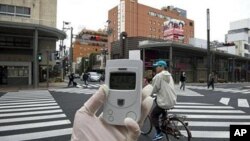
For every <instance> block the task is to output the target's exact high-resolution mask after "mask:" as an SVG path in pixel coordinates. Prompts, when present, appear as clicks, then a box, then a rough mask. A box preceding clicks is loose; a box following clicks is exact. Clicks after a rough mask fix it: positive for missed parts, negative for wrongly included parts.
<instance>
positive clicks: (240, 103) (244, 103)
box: [187, 86, 250, 108]
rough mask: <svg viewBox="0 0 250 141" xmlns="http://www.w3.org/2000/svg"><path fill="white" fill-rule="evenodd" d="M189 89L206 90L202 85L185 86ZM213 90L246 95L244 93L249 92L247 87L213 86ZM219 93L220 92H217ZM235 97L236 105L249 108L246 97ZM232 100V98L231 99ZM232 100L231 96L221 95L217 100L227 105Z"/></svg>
mask: <svg viewBox="0 0 250 141" xmlns="http://www.w3.org/2000/svg"><path fill="white" fill-rule="evenodd" d="M187 87H188V88H189V89H198V90H208V89H207V87H204V86H187ZM213 91H214V92H223V93H224V94H225V93H229V94H232V93H233V94H240V96H242V95H246V94H250V90H248V89H245V90H244V89H230V88H227V89H225V88H215V89H214V90H213ZM218 94H220V93H218ZM236 99H237V102H236V103H237V107H244V108H249V103H248V101H249V100H248V99H246V98H236ZM233 100H234V99H233ZM231 101H232V98H230V97H221V98H220V100H219V103H222V104H224V105H229V104H230V102H231Z"/></svg>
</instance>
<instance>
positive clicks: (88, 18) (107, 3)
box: [57, 0, 250, 44]
mask: <svg viewBox="0 0 250 141" xmlns="http://www.w3.org/2000/svg"><path fill="white" fill-rule="evenodd" d="M119 2H120V0H57V4H58V5H57V28H58V29H62V25H63V21H67V22H70V23H71V26H72V27H73V29H74V30H73V34H78V33H79V32H80V31H81V30H82V29H83V28H87V29H92V30H98V29H100V28H102V29H103V28H104V27H105V25H107V23H106V21H107V20H108V10H110V9H112V8H113V7H115V6H117V5H118V4H119ZM138 2H139V3H140V4H144V5H147V6H150V7H154V8H157V9H161V8H162V7H163V6H174V7H178V8H181V9H184V10H186V11H187V18H188V19H191V20H194V24H195V25H194V28H195V38H199V39H206V38H207V17H206V9H207V8H209V9H210V40H211V41H213V40H218V41H220V42H224V41H225V34H227V32H228V30H229V27H230V22H233V21H237V20H241V19H247V18H250V8H249V7H250V0H138ZM67 34H68V35H69V34H70V32H67ZM67 40H69V39H67ZM66 44H67V43H66ZM68 44H69V43H68Z"/></svg>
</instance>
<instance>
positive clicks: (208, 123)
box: [188, 121, 250, 127]
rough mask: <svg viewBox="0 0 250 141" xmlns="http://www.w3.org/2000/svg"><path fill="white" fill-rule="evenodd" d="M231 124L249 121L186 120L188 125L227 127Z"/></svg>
mask: <svg viewBox="0 0 250 141" xmlns="http://www.w3.org/2000/svg"><path fill="white" fill-rule="evenodd" d="M231 124H236V125H250V122H215V121H188V126H204V127H229V126H230V125H231Z"/></svg>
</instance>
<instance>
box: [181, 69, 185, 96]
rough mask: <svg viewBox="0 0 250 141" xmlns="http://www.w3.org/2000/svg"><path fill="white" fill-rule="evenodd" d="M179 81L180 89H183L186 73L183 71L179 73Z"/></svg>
mask: <svg viewBox="0 0 250 141" xmlns="http://www.w3.org/2000/svg"><path fill="white" fill-rule="evenodd" d="M180 82H181V86H180V89H181V88H183V91H185V83H186V74H185V72H182V73H181V76H180Z"/></svg>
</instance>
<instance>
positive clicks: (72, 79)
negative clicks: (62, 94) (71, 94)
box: [68, 73, 74, 87]
mask: <svg viewBox="0 0 250 141" xmlns="http://www.w3.org/2000/svg"><path fill="white" fill-rule="evenodd" d="M68 78H69V83H68V87H69V86H70V85H71V84H72V85H73V86H74V73H71V74H69V76H68Z"/></svg>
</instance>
